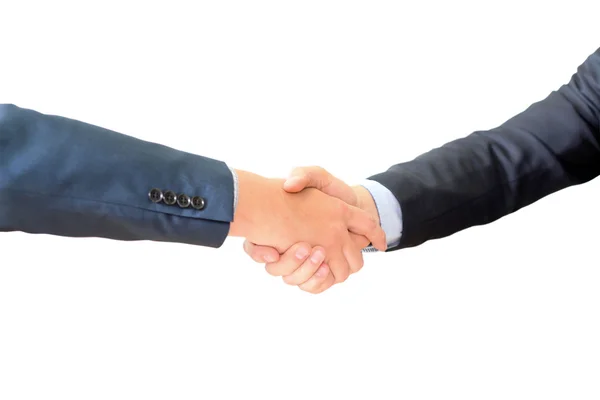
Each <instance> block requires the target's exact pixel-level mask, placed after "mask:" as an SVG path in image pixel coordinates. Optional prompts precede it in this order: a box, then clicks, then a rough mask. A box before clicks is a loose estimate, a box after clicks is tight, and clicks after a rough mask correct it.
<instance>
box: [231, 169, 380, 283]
mask: <svg viewBox="0 0 600 400" xmlns="http://www.w3.org/2000/svg"><path fill="white" fill-rule="evenodd" d="M238 181H239V201H238V206H237V208H236V213H235V216H234V221H233V222H232V224H231V229H230V235H232V236H243V237H246V238H247V240H248V241H250V242H252V243H256V244H260V245H263V246H270V247H272V248H273V249H274V251H275V252H277V253H283V252H284V251H285V250H287V249H289V248H290V247H291V246H292V245H293V244H294V243H297V242H306V243H308V244H309V245H310V246H316V245H319V246H321V247H322V250H323V260H324V261H326V262H327V264H326V265H327V268H330V271H331V273H332V278H335V280H336V281H337V280H339V281H344V280H346V279H347V277H348V275H349V274H350V272H351V271H353V270H357V269H360V267H362V264H363V260H362V252H361V249H362V247H364V245H366V244H367V243H368V242H369V241H371V242H372V243H373V245H374V246H376V247H377V248H379V249H385V246H386V241H385V234H384V233H383V231H382V230H381V228H380V226H379V224H378V222H377V221H376V220H375V219H374V218H373V217H372V216H371V215H369V214H368V213H366V212H365V211H363V210H361V209H359V208H358V207H355V206H351V205H349V204H347V203H345V202H343V201H341V200H339V199H337V198H334V197H331V196H328V195H327V194H325V193H322V192H321V191H319V190H316V189H313V188H308V189H306V190H302V189H300V190H301V192H299V193H295V194H290V193H288V192H286V191H284V190H282V186H283V185H284V180H281V179H277V180H276V179H266V178H262V177H260V176H257V175H254V174H250V173H247V172H243V171H238ZM352 233H354V234H355V235H352ZM361 238H362V239H361ZM323 260H322V261H323ZM320 265H321V263H319V266H320ZM314 272H315V271H313V273H314ZM330 279H331V278H330Z"/></svg>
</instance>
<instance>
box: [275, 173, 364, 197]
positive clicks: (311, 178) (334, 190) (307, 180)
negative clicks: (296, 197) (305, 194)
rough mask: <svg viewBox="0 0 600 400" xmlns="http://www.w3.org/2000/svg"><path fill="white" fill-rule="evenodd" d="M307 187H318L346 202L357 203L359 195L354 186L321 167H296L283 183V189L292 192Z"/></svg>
mask: <svg viewBox="0 0 600 400" xmlns="http://www.w3.org/2000/svg"><path fill="white" fill-rule="evenodd" d="M307 187H311V188H315V189H318V190H320V191H322V192H323V193H325V194H327V195H329V196H333V197H336V198H338V199H340V200H342V201H343V202H345V203H348V204H351V205H356V204H357V197H356V194H355V193H354V190H352V187H350V186H348V185H347V184H346V183H345V182H344V181H342V180H341V179H338V178H336V177H335V176H333V175H331V174H330V173H329V172H327V171H326V170H325V169H323V168H321V167H299V168H295V169H294V170H293V171H292V173H291V174H290V177H289V178H288V179H287V181H285V182H284V184H283V189H284V190H285V191H287V192H291V193H296V192H299V191H301V190H302V189H305V188H307Z"/></svg>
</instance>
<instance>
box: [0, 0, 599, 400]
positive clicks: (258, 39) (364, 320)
mask: <svg viewBox="0 0 600 400" xmlns="http://www.w3.org/2000/svg"><path fill="white" fill-rule="evenodd" d="M193 4H195V6H192V2H190V3H187V4H186V3H178V2H164V1H163V2H139V3H131V2H115V3H113V4H111V3H109V2H96V5H92V2H80V4H79V5H77V3H75V2H73V3H72V4H68V3H65V2H62V3H61V2H46V4H34V3H27V2H15V1H2V2H1V9H0V22H1V23H0V35H1V36H0V37H1V40H0V102H3V103H14V104H17V105H19V106H21V107H26V108H33V109H36V110H38V111H41V112H44V113H50V114H58V115H62V116H66V117H70V118H74V119H79V120H83V121H86V122H89V123H93V124H97V125H100V126H103V127H106V128H110V129H114V130H117V131H119V132H123V133H126V134H129V135H133V136H137V137H140V138H143V139H146V140H151V141H156V142H160V143H162V144H166V145H169V146H172V147H176V148H180V149H184V150H187V151H190V152H194V153H198V154H202V155H205V156H209V157H212V158H217V159H222V160H225V161H227V162H228V163H229V164H230V165H231V166H233V167H235V168H241V169H246V170H251V171H253V172H257V173H260V174H263V175H267V176H272V177H275V176H284V175H286V174H287V172H288V171H289V170H290V169H291V168H292V167H294V166H297V165H312V164H316V165H322V166H324V167H326V168H328V169H329V170H330V171H332V172H333V173H335V174H337V175H338V176H340V177H341V178H342V179H344V180H346V181H348V182H349V183H356V182H359V181H360V180H361V179H362V178H365V177H367V176H369V175H371V174H373V173H376V172H380V171H383V170H385V169H386V168H387V167H389V166H391V165H392V164H395V163H397V162H401V161H407V160H410V159H412V158H413V157H415V156H417V155H419V154H420V153H422V152H424V151H427V150H429V149H431V148H432V147H437V146H439V145H442V144H443V143H445V142H447V141H449V140H452V139H455V138H458V137H461V136H465V135H467V134H469V133H471V132H472V131H474V130H480V129H488V128H493V127H495V126H497V125H498V124H500V123H502V122H503V121H505V120H506V119H508V118H509V117H511V116H512V115H514V114H516V113H518V112H520V111H522V110H523V109H525V108H526V107H527V106H528V105H529V104H531V103H532V102H535V101H537V100H541V99H543V98H544V97H546V96H547V95H548V94H549V93H550V91H552V90H554V89H557V88H558V87H559V86H560V85H561V84H563V83H566V82H567V81H568V79H569V78H570V76H571V74H572V73H574V72H575V70H576V68H577V66H578V65H579V64H580V63H582V62H583V61H584V60H585V58H586V57H587V56H588V55H589V54H591V53H592V52H594V51H595V49H596V48H598V47H600V39H599V35H598V32H600V25H599V22H598V15H599V14H598V11H599V7H598V6H597V5H596V4H598V3H597V1H574V0H571V1H565V2H549V1H544V2H541V1H540V2H535V1H508V2H506V1H505V2H497V1H496V2H489V1H479V2H475V1H473V2H472V3H471V2H465V1H458V2H457V1H453V2H449V1H442V0H439V1H428V2H425V1H422V2H416V1H414V2H413V1H410V2H409V1H403V2H398V1H390V2H383V1H363V2H358V1H348V0H346V1H337V2H336V1H325V0H320V1H306V0H305V1H302V2H299V1H298V2H291V1H239V2H230V1H210V2H209V1H205V2H194V3H193ZM599 192H600V187H599V183H598V182H597V181H593V182H591V183H589V184H587V185H583V186H579V187H575V188H570V189H567V190H564V191H561V192H559V193H557V194H555V195H553V196H550V197H548V198H545V199H543V200H541V201H539V202H537V203H536V204H535V205H533V206H531V207H528V208H526V209H523V210H521V211H519V212H517V213H516V214H514V215H512V216H509V217H506V218H504V219H502V220H500V221H498V222H496V223H494V224H491V225H488V226H485V227H479V228H473V229H469V230H467V231H464V232H461V233H458V234H456V235H454V236H452V237H450V238H447V239H444V240H439V241H432V242H429V243H427V244H425V245H422V246H420V247H418V248H414V249H410V250H403V251H398V252H394V253H388V254H375V255H372V254H371V255H367V256H366V263H367V264H366V266H365V268H363V270H362V271H361V272H360V273H358V274H356V275H354V276H353V277H351V278H350V279H349V280H348V281H347V282H346V283H344V284H343V285H339V286H336V287H335V288H334V289H332V290H330V291H328V292H326V293H324V294H322V295H318V296H314V295H309V294H305V293H303V292H301V291H299V290H298V289H297V288H294V287H289V286H286V285H285V284H284V283H282V282H281V281H280V280H278V279H277V278H272V277H270V276H269V275H267V274H266V272H265V271H264V269H263V268H262V266H261V265H258V264H255V263H253V262H252V261H251V260H250V259H248V258H247V257H246V256H245V254H244V253H243V252H242V249H241V241H240V240H228V241H227V242H226V244H225V245H224V246H223V247H222V248H221V249H219V250H215V249H205V248H198V247H193V246H185V245H178V244H159V243H150V242H140V243H121V242H116V241H109V240H102V239H67V238H59V237H51V236H43V235H41V236H33V235H25V234H21V233H7V234H2V235H0V248H1V249H2V250H1V255H2V261H1V265H0V398H2V399H3V400H4V399H6V400H12V399H49V398H56V399H63V400H65V399H145V400H146V399H200V398H202V399H225V398H231V399H246V398H260V399H300V398H309V399H326V398H327V399H343V398H360V399H392V398H403V399H448V398H457V399H461V400H464V399H507V398H511V399H542V398H543V399H547V398H552V399H566V398H577V399H597V398H598V397H599V396H600V363H599V361H598V360H600V341H599V340H598V338H599V337H600V317H599V311H600V290H599V287H600V265H599V262H600V261H599V260H598V256H597V249H598V234H597V229H596V227H597V223H598V221H600V208H599V207H598V206H597V204H598V201H599V199H600V193H599Z"/></svg>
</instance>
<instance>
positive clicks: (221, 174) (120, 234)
mask: <svg viewBox="0 0 600 400" xmlns="http://www.w3.org/2000/svg"><path fill="white" fill-rule="evenodd" d="M153 188H158V189H161V190H163V191H166V190H171V191H173V192H175V193H177V194H186V195H188V196H190V197H193V196H200V197H202V198H203V199H204V200H205V206H204V208H203V209H201V210H198V209H195V208H192V207H188V208H181V207H179V206H178V205H177V204H175V205H167V204H165V203H164V202H160V203H155V202H153V201H151V200H150V198H149V195H148V194H149V192H150V190H151V189H153ZM233 201H234V182H233V176H232V173H231V170H230V169H229V168H228V167H227V165H226V164H225V163H223V162H221V161H217V160H213V159H209V158H206V157H202V156H198V155H194V154H190V153H186V152H183V151H179V150H175V149H172V148H169V147H166V146H162V145H159V144H156V143H150V142H146V141H143V140H139V139H136V138H134V137H131V136H127V135H123V134H120V133H117V132H114V131H110V130H108V129H104V128H101V127H97V126H93V125H90V124H86V123H83V122H80V121H75V120H72V119H67V118H63V117H58V116H51V115H45V114H41V113H39V112H36V111H32V110H27V109H23V108H19V107H16V106H14V105H0V231H5V232H6V231H22V232H27V233H43V234H52V235H59V236H69V237H102V238H109V239H116V240H153V241H162V242H178V243H187V244H195V245H201V246H208V247H219V246H221V244H222V243H223V241H224V240H225V238H226V237H227V234H228V232H229V225H230V222H231V221H232V220H233V212H234V210H233V208H234V205H233Z"/></svg>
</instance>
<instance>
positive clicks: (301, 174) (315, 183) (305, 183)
mask: <svg viewBox="0 0 600 400" xmlns="http://www.w3.org/2000/svg"><path fill="white" fill-rule="evenodd" d="M330 182H331V174H330V173H329V172H327V171H326V170H324V169H323V168H321V167H298V168H294V169H293V170H292V172H291V173H290V175H289V177H288V179H287V180H286V181H285V182H284V184H283V189H284V190H285V191H286V192H290V193H297V192H300V191H301V190H302V189H306V188H307V187H311V188H315V189H319V190H323V188H325V187H327V186H328V185H329V183H330Z"/></svg>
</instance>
